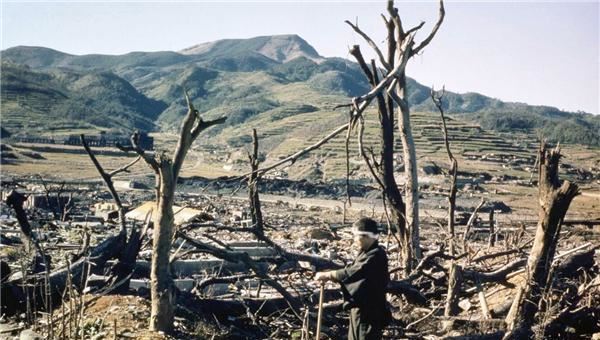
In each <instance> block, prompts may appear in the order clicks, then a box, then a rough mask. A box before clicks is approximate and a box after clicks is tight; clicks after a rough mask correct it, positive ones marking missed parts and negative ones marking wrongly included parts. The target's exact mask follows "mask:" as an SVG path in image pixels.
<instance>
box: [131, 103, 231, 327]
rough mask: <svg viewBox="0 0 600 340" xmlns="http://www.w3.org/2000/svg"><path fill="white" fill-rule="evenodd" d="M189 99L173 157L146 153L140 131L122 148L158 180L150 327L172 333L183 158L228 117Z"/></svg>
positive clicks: (151, 275)
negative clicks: (210, 115)
mask: <svg viewBox="0 0 600 340" xmlns="http://www.w3.org/2000/svg"><path fill="white" fill-rule="evenodd" d="M185 99H186V102H187V106H188V111H187V114H186V116H185V118H184V119H183V123H182V125H181V131H180V134H179V141H178V142H177V146H176V148H175V151H174V153H173V156H172V158H170V157H168V156H167V155H166V154H165V153H160V154H158V155H152V154H148V153H146V151H145V150H143V149H142V148H141V147H140V146H139V143H138V140H139V134H138V133H137V132H136V133H134V135H133V136H132V138H131V144H132V147H131V148H122V149H123V150H127V151H135V152H136V153H137V154H138V155H139V156H140V157H141V158H142V159H143V160H144V161H145V162H146V163H147V164H148V165H149V166H150V167H151V168H152V169H153V170H154V174H155V179H156V209H157V211H156V218H155V219H154V220H155V221H156V223H155V224H154V231H153V246H152V250H153V253H152V265H151V269H150V278H151V284H150V293H151V297H152V307H151V314H150V330H153V331H163V332H166V333H169V332H171V331H172V329H173V317H174V306H173V302H174V290H173V278H172V277H171V271H170V268H169V252H170V249H171V244H172V241H173V234H174V230H173V228H174V225H173V221H174V218H173V203H174V198H175V188H176V185H177V178H178V177H179V172H180V170H181V167H182V166H183V161H184V160H185V157H186V155H187V152H188V151H189V149H190V147H191V146H192V143H193V142H194V141H195V140H196V138H198V136H199V135H200V133H201V132H202V131H204V130H205V129H207V128H209V127H211V126H213V125H216V124H220V123H223V122H224V121H225V119H226V118H225V117H223V118H219V119H215V120H212V121H204V120H203V119H202V118H201V117H200V112H198V110H196V109H195V108H194V106H193V104H192V102H191V100H190V98H189V96H188V94H187V92H186V93H185Z"/></svg>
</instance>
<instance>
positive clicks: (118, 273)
mask: <svg viewBox="0 0 600 340" xmlns="http://www.w3.org/2000/svg"><path fill="white" fill-rule="evenodd" d="M80 138H81V144H82V145H83V148H84V149H85V151H86V152H87V154H88V156H89V157H90V159H91V160H92V163H94V166H95V167H96V170H98V173H99V174H100V177H102V180H104V183H105V184H106V187H107V188H108V191H109V192H110V194H111V196H112V198H113V200H114V201H115V204H116V206H117V210H118V212H119V224H120V233H121V234H123V237H125V234H126V232H127V224H126V221H125V208H124V207H123V203H122V202H121V198H120V197H119V194H118V193H117V190H116V189H115V186H114V183H113V180H112V178H113V177H114V176H115V175H118V174H120V173H122V172H128V171H129V168H130V167H132V166H133V165H135V164H136V163H137V162H138V161H139V160H140V159H141V157H139V156H138V157H137V158H136V159H135V160H133V161H132V162H130V163H129V164H127V165H125V166H123V167H121V168H119V169H116V170H113V171H111V172H109V173H107V172H106V171H105V170H104V168H103V167H102V165H100V162H98V160H97V159H96V156H95V155H94V153H93V152H92V150H91V149H90V147H89V146H88V143H87V141H86V140H85V136H84V135H83V134H82V135H80ZM149 223H150V222H149V221H148V222H147V223H146V227H148V225H149ZM145 234H146V233H145V230H144V231H142V232H140V230H138V229H136V227H135V225H133V226H132V227H131V233H130V235H129V239H128V240H127V245H126V246H125V247H124V248H123V251H122V252H121V253H120V255H119V261H118V262H117V264H116V265H115V266H114V267H113V269H112V275H111V279H110V280H111V283H110V285H111V286H112V289H113V291H114V292H115V293H126V292H127V291H128V290H129V282H130V278H131V273H132V272H133V270H134V268H135V260H136V258H137V254H138V253H139V251H140V247H141V245H142V240H143V238H144V235H145ZM115 285H118V286H115Z"/></svg>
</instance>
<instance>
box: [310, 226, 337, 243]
mask: <svg viewBox="0 0 600 340" xmlns="http://www.w3.org/2000/svg"><path fill="white" fill-rule="evenodd" d="M310 238H311V239H313V240H333V239H335V236H334V235H333V233H332V232H331V231H329V230H326V229H321V228H314V229H312V230H311V231H310Z"/></svg>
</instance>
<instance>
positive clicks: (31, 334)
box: [19, 329, 44, 340]
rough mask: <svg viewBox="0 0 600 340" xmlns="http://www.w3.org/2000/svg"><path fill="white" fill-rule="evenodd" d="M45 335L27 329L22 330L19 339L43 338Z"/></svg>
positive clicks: (39, 339) (38, 339)
mask: <svg viewBox="0 0 600 340" xmlns="http://www.w3.org/2000/svg"><path fill="white" fill-rule="evenodd" d="M43 339H44V337H43V336H42V335H40V334H38V333H36V332H34V331H33V330H31V329H25V330H23V331H21V334H20V335H19V340H43Z"/></svg>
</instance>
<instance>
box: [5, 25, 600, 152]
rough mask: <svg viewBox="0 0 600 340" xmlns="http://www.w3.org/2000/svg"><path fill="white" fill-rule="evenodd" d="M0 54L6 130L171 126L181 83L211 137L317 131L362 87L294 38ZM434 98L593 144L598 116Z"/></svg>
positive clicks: (417, 89)
mask: <svg viewBox="0 0 600 340" xmlns="http://www.w3.org/2000/svg"><path fill="white" fill-rule="evenodd" d="M1 59H2V84H1V91H2V94H1V97H2V98H1V99H2V127H3V129H6V130H8V132H10V133H11V134H13V135H14V134H17V135H18V134H19V133H21V134H23V133H25V132H28V133H31V134H35V133H46V134H47V133H48V132H49V131H50V132H52V133H63V132H64V133H68V132H69V131H73V130H74V129H109V130H117V131H119V130H121V131H131V130H133V129H143V130H161V129H162V130H171V129H176V128H177V127H178V126H179V123H180V120H181V117H182V116H183V114H185V106H184V102H183V95H182V85H184V86H185V87H186V88H188V89H189V92H190V96H191V97H192V99H193V100H194V103H195V105H196V107H197V108H198V109H199V110H200V111H201V112H203V114H205V115H206V116H207V117H217V116H222V115H227V116H228V117H229V118H228V121H227V123H226V125H225V126H222V127H219V128H217V129H215V131H214V132H212V134H213V135H215V136H218V135H220V134H222V133H226V134H229V136H228V137H227V138H234V137H235V136H234V135H231V133H233V132H235V131H234V130H231V129H232V128H233V127H238V128H240V129H241V128H242V127H244V125H240V124H242V123H245V124H246V125H247V126H246V128H244V130H247V128H248V127H249V126H251V125H255V124H258V123H259V122H260V124H261V125H264V124H265V122H267V123H268V122H272V123H273V124H276V123H277V121H279V120H281V119H283V118H286V117H290V116H296V115H303V114H306V113H315V112H318V113H320V117H322V119H323V120H322V121H320V122H319V121H315V122H312V123H311V122H307V123H306V124H303V125H302V126H291V127H289V129H290V130H293V129H298V128H302V129H305V130H306V132H307V133H317V132H319V131H320V130H322V129H323V128H324V127H326V126H330V125H333V124H334V123H336V122H340V121H343V120H344V119H345V113H344V112H334V111H332V108H333V107H334V106H335V105H337V104H342V103H347V102H349V97H352V96H356V95H359V94H362V93H364V92H366V91H368V89H369V87H368V84H367V82H366V81H365V79H364V76H363V75H362V72H361V71H360V69H359V67H358V65H356V64H355V63H353V62H351V61H348V60H345V59H342V58H324V57H321V56H320V55H319V54H318V52H317V51H316V50H315V49H314V48H313V47H312V46H310V44H309V43H307V42H306V41H304V40H303V39H302V38H301V37H299V36H297V35H278V36H264V37H256V38H251V39H227V40H219V41H215V42H209V43H203V44H199V45H195V46H191V47H189V48H186V49H184V50H182V51H179V52H170V51H165V52H131V53H128V54H124V55H99V54H92V55H82V56H77V55H71V54H67V53H63V52H60V51H55V50H52V49H49V48H45V47H25V46H20V47H14V48H10V49H7V50H4V51H2V52H1ZM429 91H430V90H429V88H428V87H426V86H423V85H421V84H419V83H418V82H416V81H414V80H412V79H409V102H410V104H411V106H412V110H413V111H415V112H419V111H435V108H434V106H433V103H432V102H431V99H430V98H429ZM444 104H445V106H446V111H447V112H448V113H451V114H454V115H455V117H459V118H462V119H465V120H472V121H476V122H477V123H479V124H481V125H482V127H483V128H486V129H496V130H500V131H511V130H514V129H518V130H520V131H528V132H534V131H536V130H541V131H542V133H543V134H544V136H547V137H549V138H550V139H553V140H556V141H561V142H569V143H583V144H590V145H600V116H594V115H591V114H586V113H582V112H579V113H573V112H564V111H561V110H558V109H556V108H553V107H547V106H530V105H527V104H522V103H508V102H502V101H500V100H496V99H493V98H490V97H486V96H484V95H481V94H478V93H475V92H473V93H465V94H456V93H451V92H447V93H446V96H445V102H444ZM253 122H254V123H253ZM311 124H312V125H311ZM311 126H312V127H311ZM221 137H222V138H226V137H223V136H221Z"/></svg>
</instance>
